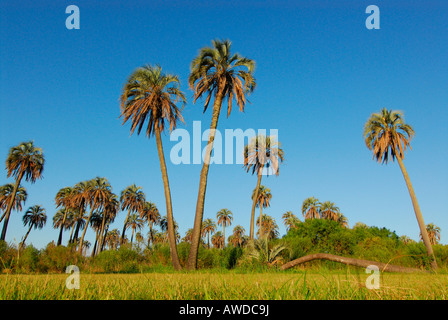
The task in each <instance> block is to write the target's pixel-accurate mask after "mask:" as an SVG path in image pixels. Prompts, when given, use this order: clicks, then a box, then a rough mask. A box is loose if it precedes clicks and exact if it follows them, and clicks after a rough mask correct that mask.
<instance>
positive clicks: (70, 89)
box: [0, 0, 448, 248]
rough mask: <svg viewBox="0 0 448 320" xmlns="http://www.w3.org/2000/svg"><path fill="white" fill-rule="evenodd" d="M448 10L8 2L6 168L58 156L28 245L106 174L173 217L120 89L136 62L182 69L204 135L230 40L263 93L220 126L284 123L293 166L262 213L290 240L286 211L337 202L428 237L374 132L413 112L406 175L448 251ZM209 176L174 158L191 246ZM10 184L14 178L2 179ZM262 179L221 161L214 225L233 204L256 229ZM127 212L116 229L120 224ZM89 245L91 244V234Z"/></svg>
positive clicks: (209, 199) (178, 208) (215, 171)
mask: <svg viewBox="0 0 448 320" xmlns="http://www.w3.org/2000/svg"><path fill="white" fill-rule="evenodd" d="M71 4H75V5H77V6H78V7H79V9H80V29H79V30H68V29H67V28H66V27H65V20H66V18H67V17H68V14H66V13H65V8H66V7H67V6H68V5H71ZM371 4H375V5H377V6H378V7H379V9H380V18H381V20H380V23H381V24H380V29H379V30H368V29H367V28H366V27H365V20H366V18H367V17H368V14H366V13H365V9H366V7H367V6H368V5H371ZM447 10H448V5H447V3H446V2H443V1H439V2H438V1H394V2H391V1H373V2H371V1H338V2H337V3H335V2H334V1H310V2H304V1H213V2H209V1H92V0H89V1H75V0H73V1H39V2H34V1H2V2H1V4H0V39H1V46H0V70H1V72H0V109H1V117H0V130H1V131H0V132H1V133H0V160H1V161H2V163H4V161H5V160H6V157H7V154H8V151H9V148H10V147H12V146H14V145H17V144H19V143H20V142H21V141H27V140H34V142H35V144H36V145H37V146H40V147H42V148H43V151H44V154H45V158H46V165H45V170H44V178H43V180H40V181H37V182H36V183H35V184H34V185H31V184H30V183H27V182H24V183H23V185H24V186H25V187H26V188H27V190H28V194H29V196H28V200H27V202H26V204H25V207H24V209H26V208H28V207H30V206H32V205H34V204H41V205H42V206H44V207H45V208H46V211H47V215H48V222H47V225H46V226H45V227H44V229H43V230H42V231H32V232H31V233H30V235H29V238H28V240H27V242H28V243H32V244H33V245H35V246H36V247H38V248H42V247H44V246H45V245H46V244H47V243H48V242H50V241H52V240H56V239H57V235H58V231H57V230H55V229H53V228H52V224H51V221H52V220H51V218H52V217H53V215H54V213H55V211H56V209H55V205H54V196H55V194H56V192H57V191H58V190H59V189H60V188H62V187H65V186H73V185H74V184H76V183H77V182H79V181H83V180H87V179H91V178H94V177H95V176H102V177H106V178H107V179H108V180H109V181H110V183H111V185H112V187H113V191H114V192H115V193H117V194H119V193H120V191H121V190H123V189H124V188H125V187H126V186H128V185H130V184H133V183H136V184H137V185H139V186H142V187H143V189H144V191H145V193H146V195H147V199H148V200H151V201H153V202H155V203H156V204H157V205H158V207H159V209H160V211H161V213H162V214H166V211H165V200H164V194H163V185H162V178H161V174H160V166H159V161H158V156H157V151H156V144H155V141H154V140H153V139H150V140H148V139H147V138H146V137H145V136H144V135H141V136H137V135H133V136H130V133H129V125H124V126H122V125H121V120H119V119H118V117H119V103H118V98H119V95H120V92H121V89H122V86H123V84H124V82H125V81H126V79H127V77H128V76H129V74H130V73H131V72H132V71H133V70H134V69H135V68H137V67H139V66H141V65H144V64H148V63H149V64H156V63H157V64H160V65H161V66H162V68H163V69H164V70H165V71H166V72H169V73H175V74H178V75H179V77H180V79H181V88H182V89H183V90H184V92H185V93H186V95H187V98H188V103H187V106H186V107H185V109H184V111H183V117H184V119H185V122H186V124H185V125H182V126H180V127H182V128H185V129H187V130H188V131H189V132H192V127H193V121H202V123H201V126H202V130H205V129H207V128H208V127H209V125H210V117H211V110H208V111H207V112H206V113H205V114H203V113H202V109H203V101H198V102H197V103H196V104H193V99H192V95H193V93H192V91H191V90H189V89H188V85H187V78H188V74H189V68H190V62H191V60H192V59H193V58H194V57H195V56H196V54H197V53H198V50H199V49H200V48H201V47H204V46H208V45H210V44H211V40H212V39H216V38H219V39H221V38H225V39H230V40H231V41H232V48H233V50H234V52H238V53H240V54H241V55H243V56H247V57H249V58H252V59H254V60H255V61H256V63H257V67H256V71H255V77H256V79H257V88H256V90H255V91H254V93H253V94H252V95H251V96H249V100H250V102H251V103H250V104H248V105H247V106H246V109H245V112H244V113H241V112H239V111H238V110H237V109H236V108H234V110H233V111H232V114H231V115H230V117H229V118H226V114H225V113H224V112H223V113H222V114H221V118H220V122H219V127H218V128H219V129H220V130H222V132H224V130H225V129H226V128H229V129H237V128H241V129H243V130H246V129H248V128H252V129H255V130H257V129H267V130H268V132H269V129H278V136H279V140H280V141H281V143H282V146H283V149H284V151H285V162H284V163H283V164H282V166H281V168H280V175H279V176H278V177H268V178H263V181H262V184H264V185H266V186H267V187H269V188H270V189H271V193H272V200H271V207H270V208H268V209H266V210H264V212H265V213H267V214H269V215H271V216H272V217H274V218H275V220H276V221H277V224H278V225H279V227H280V234H281V235H283V234H285V228H284V225H283V223H282V219H281V216H282V214H283V213H284V212H286V211H288V210H290V211H292V212H293V213H294V214H296V215H297V216H298V217H299V218H301V219H302V220H303V217H302V215H301V211H300V208H301V204H302V202H303V200H304V199H305V198H307V197H310V196H315V197H317V198H319V199H320V200H321V201H326V200H330V201H332V202H335V203H336V205H337V206H338V207H339V208H340V209H341V211H342V212H343V213H344V215H345V216H346V217H347V218H348V220H349V225H350V226H351V227H352V226H353V225H354V224H355V223H356V222H358V221H361V222H364V223H366V224H367V225H371V226H379V227H387V228H389V229H391V230H393V231H396V232H397V234H399V235H408V236H409V237H411V238H413V239H415V240H418V235H419V229H418V225H417V221H416V219H415V215H414V211H413V209H412V204H411V200H410V197H409V194H408V191H407V189H406V185H405V182H404V179H403V176H402V174H401V171H400V169H399V167H398V164H397V163H390V164H388V165H379V164H378V163H376V162H375V161H373V160H372V155H371V152H370V151H369V150H368V149H367V148H366V147H365V144H364V141H363V137H362V129H363V125H364V123H365V121H366V120H367V118H368V117H369V115H370V114H371V113H373V112H378V111H379V110H380V109H381V108H383V107H386V108H389V109H398V110H402V111H404V113H405V119H406V121H407V122H408V123H409V124H411V125H412V126H413V127H414V129H415V131H416V135H415V138H414V139H413V140H412V151H410V152H408V153H407V155H406V158H405V165H406V168H407V170H408V173H409V175H410V178H411V181H412V183H413V186H414V189H415V192H416V195H417V198H418V200H419V203H420V207H421V209H422V213H423V216H424V219H425V222H426V223H431V222H432V223H434V224H436V225H438V226H439V227H440V228H441V229H442V232H441V234H442V238H441V242H442V243H445V244H446V243H448V214H447V213H448V212H447V209H446V207H445V206H444V202H445V199H446V195H447V193H448V168H447V165H446V159H447V156H448V152H447V142H446V141H447V138H448V126H446V123H447V120H448V111H447V110H448V108H447V107H448V106H447V103H448V90H447V89H448V62H447V59H446V57H447V56H448V41H447V30H448V19H447V12H448V11H447ZM163 143H164V148H165V156H166V158H167V160H168V159H169V151H170V149H171V148H172V147H173V146H174V145H175V144H176V142H172V141H170V140H169V136H168V134H167V135H165V137H164V139H163ZM203 147H205V143H204V144H203ZM200 170H201V165H198V164H190V165H174V164H171V163H169V161H168V175H169V178H170V185H171V190H172V200H173V209H174V217H175V219H176V221H177V222H178V223H179V226H180V232H181V235H182V236H183V235H184V233H185V231H186V230H187V229H188V228H191V227H192V226H193V221H194V212H195V204H196V198H197V190H198V184H199V173H200ZM11 182H13V180H12V179H11V178H9V179H7V177H6V170H4V171H3V174H1V175H0V184H1V185H3V184H5V183H11ZM255 185H256V177H255V176H252V175H251V174H249V173H246V172H245V171H244V170H243V168H242V166H241V165H238V164H234V165H212V166H211V168H210V172H209V183H208V188H207V195H206V202H205V212H204V217H205V218H208V217H210V218H214V219H216V213H217V211H219V210H220V209H221V208H228V209H230V210H231V211H232V212H233V214H234V221H233V226H235V225H237V224H240V225H242V226H243V227H245V229H246V232H247V233H248V232H249V217H250V209H251V199H250V195H251V192H252V190H253V188H254V187H255ZM22 215H23V212H21V213H18V212H13V214H12V217H11V219H10V223H9V226H8V233H7V236H6V238H7V241H9V242H19V241H20V239H21V238H22V237H23V235H24V234H25V233H26V228H25V227H24V226H23V225H22V222H21V217H22ZM125 215H126V214H125V213H124V212H122V213H120V214H119V216H118V218H117V219H116V221H115V223H114V224H113V225H112V228H118V229H120V230H121V228H122V226H123V222H124V218H125ZM233 226H232V227H230V230H231V229H232V228H233ZM219 229H220V228H219ZM219 229H218V230H219ZM147 230H148V228H145V230H144V231H145V233H146V232H147ZM230 230H228V231H227V232H226V234H230V232H231V231H230ZM86 237H87V240H89V241H90V242H92V243H93V241H94V235H93V232H91V231H90V230H89V232H88V233H87V235H86ZM67 239H68V233H66V234H65V237H64V242H65V241H66V240H67Z"/></svg>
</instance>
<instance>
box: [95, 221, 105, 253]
mask: <svg viewBox="0 0 448 320" xmlns="http://www.w3.org/2000/svg"><path fill="white" fill-rule="evenodd" d="M105 222H106V212H104V213H103V221H101V231H100V245H99V246H98V250H97V251H98V252H97V253H100V252H101V250H102V248H103V239H104V224H105Z"/></svg>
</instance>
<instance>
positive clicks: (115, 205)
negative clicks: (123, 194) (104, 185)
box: [94, 192, 120, 254]
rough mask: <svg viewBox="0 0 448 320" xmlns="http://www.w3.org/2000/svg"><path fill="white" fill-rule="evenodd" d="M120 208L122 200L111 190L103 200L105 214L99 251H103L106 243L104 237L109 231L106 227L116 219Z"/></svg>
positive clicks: (103, 215)
mask: <svg viewBox="0 0 448 320" xmlns="http://www.w3.org/2000/svg"><path fill="white" fill-rule="evenodd" d="M119 209H120V202H119V201H118V197H117V195H116V194H115V193H113V192H110V193H109V194H108V197H107V198H106V199H104V202H103V214H102V218H103V219H102V221H101V230H100V245H99V247H98V251H99V252H101V251H103V247H104V243H105V241H104V239H105V235H106V233H107V231H105V228H108V227H109V224H110V223H112V222H113V221H114V220H115V217H116V216H117V214H118V211H119ZM94 254H95V252H94Z"/></svg>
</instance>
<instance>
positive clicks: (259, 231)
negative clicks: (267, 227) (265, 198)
mask: <svg viewBox="0 0 448 320" xmlns="http://www.w3.org/2000/svg"><path fill="white" fill-rule="evenodd" d="M262 216H263V205H262V204H261V203H260V218H259V219H258V233H259V235H258V238H261V236H262V234H261V231H262V228H261V217H262Z"/></svg>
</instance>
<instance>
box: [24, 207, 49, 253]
mask: <svg viewBox="0 0 448 320" xmlns="http://www.w3.org/2000/svg"><path fill="white" fill-rule="evenodd" d="M22 220H23V225H24V226H26V225H29V226H30V228H29V229H28V232H27V233H26V235H25V237H24V238H23V240H22V242H21V243H20V248H22V247H23V245H24V244H25V241H26V238H27V237H28V235H29V234H30V231H31V229H32V228H33V227H34V229H42V228H43V227H44V225H45V223H46V222H47V215H46V214H45V209H44V208H42V207H41V206H39V205H35V206H32V207H30V208H28V210H27V211H26V212H25V214H24V215H23V219H22Z"/></svg>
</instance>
